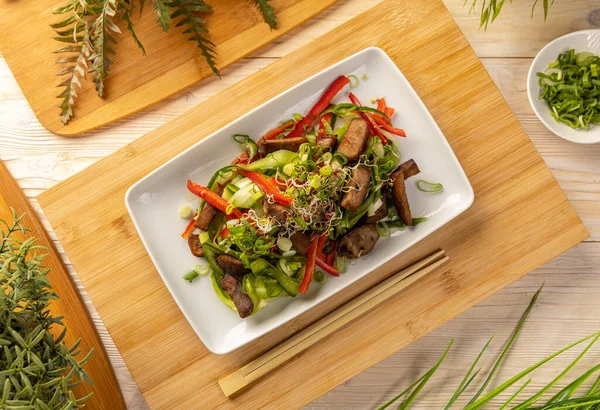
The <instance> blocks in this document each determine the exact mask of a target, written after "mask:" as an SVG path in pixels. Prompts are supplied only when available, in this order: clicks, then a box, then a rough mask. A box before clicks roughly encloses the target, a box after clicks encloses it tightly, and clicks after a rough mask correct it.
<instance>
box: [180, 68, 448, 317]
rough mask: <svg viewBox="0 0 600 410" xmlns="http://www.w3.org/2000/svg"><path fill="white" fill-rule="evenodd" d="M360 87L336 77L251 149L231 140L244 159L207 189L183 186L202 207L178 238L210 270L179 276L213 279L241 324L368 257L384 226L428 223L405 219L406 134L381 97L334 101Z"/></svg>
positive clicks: (245, 139) (410, 164)
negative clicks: (366, 102)
mask: <svg viewBox="0 0 600 410" xmlns="http://www.w3.org/2000/svg"><path fill="white" fill-rule="evenodd" d="M357 81H358V79H357V78H356V77H355V76H348V77H346V76H341V77H339V78H337V79H336V80H335V81H334V82H333V83H332V84H331V85H330V86H329V88H328V89H327V90H326V91H325V92H324V94H323V95H322V96H321V98H320V99H319V100H318V102H317V103H316V104H315V105H314V107H312V109H311V110H310V111H309V112H308V113H307V114H306V115H305V116H301V115H299V114H296V115H294V118H292V119H290V120H288V121H286V122H284V123H283V124H281V126H278V127H277V128H275V129H273V130H271V131H269V132H267V133H266V134H265V135H264V136H263V137H262V138H260V139H259V140H258V141H257V142H254V140H253V139H252V138H251V137H250V136H248V135H239V134H236V135H234V136H233V138H234V139H235V141H236V142H238V143H239V144H240V148H241V151H242V152H241V154H240V155H239V156H238V157H237V158H235V159H233V162H232V163H231V165H228V166H225V167H223V168H221V169H220V170H218V171H217V172H216V173H215V174H214V175H213V176H212V178H211V179H210V181H207V182H205V184H204V185H201V184H199V183H197V182H194V181H191V180H189V181H188V182H187V187H188V189H189V191H190V192H192V193H193V194H195V195H196V196H198V197H199V198H200V199H201V200H200V201H199V205H198V209H197V212H196V213H195V214H194V215H193V217H192V219H191V220H190V222H189V224H188V227H187V229H186V230H185V232H184V233H183V235H182V237H183V238H184V239H186V240H187V241H188V244H189V248H190V251H191V252H192V254H194V255H195V256H198V257H204V258H206V261H207V262H208V264H207V265H204V266H200V265H199V266H197V267H196V269H194V270H193V271H191V272H190V273H188V274H187V275H186V276H185V277H184V278H185V279H187V280H190V281H191V280H193V279H194V278H196V277H198V276H200V275H203V274H210V277H211V279H212V284H213V287H214V290H215V292H216V293H217V295H218V296H219V298H220V299H221V300H222V301H223V302H224V303H225V304H226V305H227V306H228V307H230V308H231V309H232V310H235V311H237V312H238V314H239V316H240V317H241V318H246V317H248V316H250V315H252V314H254V313H256V312H257V311H258V310H260V309H261V308H263V307H264V306H265V305H266V304H267V303H268V302H269V301H270V300H272V299H274V298H277V297H281V296H289V297H296V296H297V295H298V294H304V293H306V292H307V291H308V289H309V287H310V286H314V283H315V282H316V283H318V284H319V283H324V282H325V281H326V279H327V275H331V276H339V275H340V273H341V272H343V271H344V270H345V262H346V260H347V259H353V258H360V257H361V256H363V255H366V254H368V253H369V252H371V250H372V249H373V248H374V247H375V245H376V243H377V241H378V240H379V238H380V237H381V236H389V234H390V230H391V229H394V228H404V227H405V226H411V225H415V224H417V223H419V222H422V221H423V220H424V219H425V218H416V219H413V218H412V215H411V210H410V206H409V202H408V198H407V195H406V189H405V180H406V179H408V178H411V177H413V176H415V175H417V174H418V173H419V167H418V166H417V164H416V163H415V162H414V161H413V160H408V161H406V162H401V160H400V152H399V150H398V147H397V146H396V144H395V142H394V137H395V136H398V137H406V134H405V132H404V131H403V130H402V129H398V128H395V127H394V126H393V124H392V116H393V115H394V109H393V108H391V107H388V106H387V105H386V102H385V100H384V98H380V99H378V100H376V102H377V108H370V107H366V106H363V105H362V104H361V103H360V102H359V101H358V99H357V98H356V96H355V95H354V94H352V93H350V94H349V99H350V102H345V103H340V104H335V105H334V104H331V102H332V100H333V99H334V97H336V96H337V95H338V94H339V93H340V92H341V91H342V90H343V89H344V88H345V87H346V86H348V85H350V86H351V87H352V85H353V84H351V83H355V82H357ZM421 183H425V186H424V187H423V186H422V185H421ZM419 187H420V189H422V190H425V191H427V192H437V191H439V190H441V189H442V187H441V185H439V184H430V183H426V182H425V181H419ZM190 214H191V212H190ZM196 231H198V232H197V233H195V232H196Z"/></svg>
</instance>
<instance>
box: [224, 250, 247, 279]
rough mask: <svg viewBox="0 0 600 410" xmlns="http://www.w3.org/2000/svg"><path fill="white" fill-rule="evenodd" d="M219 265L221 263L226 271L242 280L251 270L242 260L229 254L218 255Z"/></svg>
mask: <svg viewBox="0 0 600 410" xmlns="http://www.w3.org/2000/svg"><path fill="white" fill-rule="evenodd" d="M217 265H219V266H220V267H221V269H223V270H224V271H225V272H226V273H229V274H230V275H233V276H235V277H236V278H239V279H240V280H241V279H242V277H243V276H244V275H245V274H246V273H248V272H249V271H248V269H246V268H245V267H244V264H243V263H242V261H241V260H239V259H236V258H234V257H233V256H229V255H219V256H217Z"/></svg>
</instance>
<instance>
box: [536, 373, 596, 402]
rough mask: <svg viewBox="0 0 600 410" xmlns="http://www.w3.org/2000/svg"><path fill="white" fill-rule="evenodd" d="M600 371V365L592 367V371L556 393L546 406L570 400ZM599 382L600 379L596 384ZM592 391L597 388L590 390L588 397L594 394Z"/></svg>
mask: <svg viewBox="0 0 600 410" xmlns="http://www.w3.org/2000/svg"><path fill="white" fill-rule="evenodd" d="M598 370H600V364H599V365H596V366H594V367H592V368H591V369H590V370H588V371H587V372H585V373H584V374H582V375H581V376H579V377H578V378H576V379H575V380H573V381H572V382H571V383H569V384H568V385H566V386H565V387H564V388H563V389H561V390H560V391H559V392H558V393H556V394H555V395H554V396H552V397H551V398H550V399H549V400H548V401H547V402H546V403H545V404H544V405H547V404H551V403H554V402H558V401H563V400H565V399H568V398H570V397H571V396H572V395H573V393H575V391H576V390H577V389H578V388H579V387H580V386H581V385H582V384H583V383H584V382H585V381H586V380H587V379H589V378H590V377H591V376H592V374H594V373H596V372H597V371H598ZM598 382H600V378H598V380H597V381H596V383H598ZM596 387H597V385H596ZM592 389H594V390H595V387H594V386H592V387H591V388H590V391H589V392H588V394H587V395H588V396H590V395H591V394H592V393H594V390H592Z"/></svg>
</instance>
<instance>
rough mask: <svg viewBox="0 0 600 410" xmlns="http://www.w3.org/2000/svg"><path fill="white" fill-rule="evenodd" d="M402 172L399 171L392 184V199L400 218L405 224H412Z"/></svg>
mask: <svg viewBox="0 0 600 410" xmlns="http://www.w3.org/2000/svg"><path fill="white" fill-rule="evenodd" d="M404 179H405V178H404V173H403V172H402V171H400V172H399V173H398V175H397V176H396V178H395V179H394V182H393V184H392V199H393V200H394V207H395V208H396V212H398V215H400V219H402V222H404V224H405V225H407V226H411V225H412V216H411V213H410V204H409V203H408V197H407V196H406V184H405V183H404Z"/></svg>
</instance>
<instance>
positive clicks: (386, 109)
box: [377, 97, 396, 117]
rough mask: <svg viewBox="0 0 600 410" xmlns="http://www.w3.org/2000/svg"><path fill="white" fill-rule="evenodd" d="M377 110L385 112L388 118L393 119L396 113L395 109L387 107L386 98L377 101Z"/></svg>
mask: <svg viewBox="0 0 600 410" xmlns="http://www.w3.org/2000/svg"><path fill="white" fill-rule="evenodd" d="M377 109H378V110H379V111H381V112H384V113H385V115H387V116H388V117H391V116H392V115H394V113H395V112H396V110H395V109H393V108H392V107H388V106H387V105H386V103H385V98H383V97H381V98H380V99H378V100H377Z"/></svg>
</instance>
